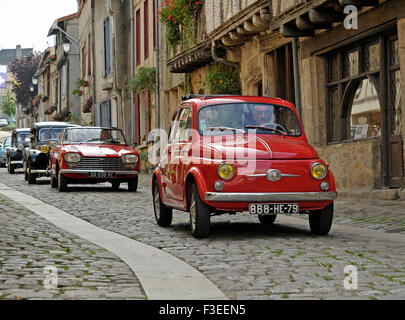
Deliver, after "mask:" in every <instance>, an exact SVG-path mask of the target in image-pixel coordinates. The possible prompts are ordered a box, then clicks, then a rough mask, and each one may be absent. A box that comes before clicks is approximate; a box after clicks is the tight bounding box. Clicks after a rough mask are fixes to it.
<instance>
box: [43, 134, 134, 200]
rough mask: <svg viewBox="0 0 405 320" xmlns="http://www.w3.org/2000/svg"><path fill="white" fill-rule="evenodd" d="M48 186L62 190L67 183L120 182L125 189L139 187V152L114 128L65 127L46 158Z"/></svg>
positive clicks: (116, 185)
mask: <svg viewBox="0 0 405 320" xmlns="http://www.w3.org/2000/svg"><path fill="white" fill-rule="evenodd" d="M49 167H50V173H51V186H52V187H53V188H58V189H59V191H61V192H63V191H66V190H67V187H68V184H75V183H80V184H95V183H101V182H110V183H111V184H112V187H113V189H115V190H116V189H118V188H119V187H120V184H121V183H127V184H128V190H129V191H132V192H135V191H137V188H138V174H139V168H140V161H139V153H138V151H137V150H135V149H133V148H132V147H130V146H128V143H127V140H126V138H125V135H124V133H123V132H122V131H121V130H120V129H117V128H105V127H103V128H100V127H78V128H66V129H64V131H63V132H62V135H61V137H60V140H59V143H58V144H57V145H55V146H54V147H52V150H51V157H50V161H49Z"/></svg>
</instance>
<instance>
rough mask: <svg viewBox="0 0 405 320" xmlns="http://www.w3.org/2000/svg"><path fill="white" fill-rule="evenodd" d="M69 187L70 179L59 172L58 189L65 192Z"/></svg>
mask: <svg viewBox="0 0 405 320" xmlns="http://www.w3.org/2000/svg"><path fill="white" fill-rule="evenodd" d="M67 188H68V179H67V178H66V177H65V176H64V175H63V174H62V173H60V172H59V174H58V190H59V192H65V191H67Z"/></svg>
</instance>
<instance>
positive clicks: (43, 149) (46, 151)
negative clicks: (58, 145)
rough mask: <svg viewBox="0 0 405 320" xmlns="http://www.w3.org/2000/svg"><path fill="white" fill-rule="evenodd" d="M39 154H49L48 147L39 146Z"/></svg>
mask: <svg viewBox="0 0 405 320" xmlns="http://www.w3.org/2000/svg"><path fill="white" fill-rule="evenodd" d="M41 152H42V153H48V152H49V147H48V146H47V145H45V146H41Z"/></svg>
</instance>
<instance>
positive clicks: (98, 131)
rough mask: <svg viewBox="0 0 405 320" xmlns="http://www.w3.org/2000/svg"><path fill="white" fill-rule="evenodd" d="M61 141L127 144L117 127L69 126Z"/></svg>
mask: <svg viewBox="0 0 405 320" xmlns="http://www.w3.org/2000/svg"><path fill="white" fill-rule="evenodd" d="M62 143H102V144H120V145H127V141H126V139H125V136H124V134H123V133H122V132H121V130H118V129H104V128H69V129H66V130H65V134H64V136H63V141H62Z"/></svg>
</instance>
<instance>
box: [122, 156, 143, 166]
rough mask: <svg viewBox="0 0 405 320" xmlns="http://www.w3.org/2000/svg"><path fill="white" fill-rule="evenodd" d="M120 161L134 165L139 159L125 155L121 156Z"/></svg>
mask: <svg viewBox="0 0 405 320" xmlns="http://www.w3.org/2000/svg"><path fill="white" fill-rule="evenodd" d="M122 161H123V162H124V163H131V164H136V163H138V161H139V158H138V156H137V155H136V154H126V155H124V156H122Z"/></svg>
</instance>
